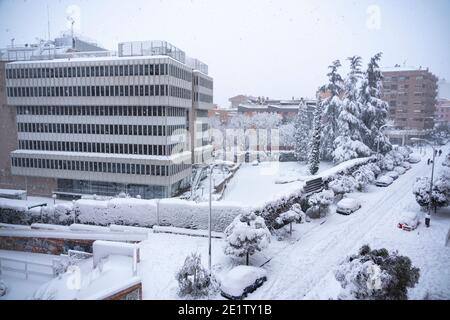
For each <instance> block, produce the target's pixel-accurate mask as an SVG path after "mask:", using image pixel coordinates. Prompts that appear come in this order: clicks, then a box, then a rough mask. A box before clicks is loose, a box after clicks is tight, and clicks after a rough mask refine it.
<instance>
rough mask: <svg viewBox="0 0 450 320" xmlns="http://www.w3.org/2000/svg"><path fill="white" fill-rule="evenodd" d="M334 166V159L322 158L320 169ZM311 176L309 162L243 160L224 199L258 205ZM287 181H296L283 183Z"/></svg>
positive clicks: (301, 183) (296, 187) (291, 188)
mask: <svg viewBox="0 0 450 320" xmlns="http://www.w3.org/2000/svg"><path fill="white" fill-rule="evenodd" d="M332 166H333V164H332V163H330V162H321V163H320V169H319V173H321V172H322V171H324V170H326V169H329V168H331V167H332ZM307 176H309V172H308V168H307V166H306V165H303V164H300V163H299V162H261V163H260V164H259V165H257V166H253V165H252V164H250V163H243V164H242V165H241V167H240V168H239V170H238V171H237V172H236V174H235V176H234V177H233V178H232V179H231V180H230V182H229V184H228V185H227V188H226V190H225V193H224V196H223V198H222V200H225V201H234V202H241V203H245V204H249V203H251V204H252V205H257V204H258V203H261V202H265V201H268V200H270V199H272V198H276V195H277V194H283V193H286V192H288V191H289V190H293V189H299V188H301V186H302V185H303V184H304V182H303V181H301V180H302V178H303V177H307ZM296 179H299V180H298V181H294V180H296ZM284 181H292V182H290V183H280V182H284Z"/></svg>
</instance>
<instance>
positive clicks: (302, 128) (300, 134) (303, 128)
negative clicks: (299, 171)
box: [294, 99, 311, 161]
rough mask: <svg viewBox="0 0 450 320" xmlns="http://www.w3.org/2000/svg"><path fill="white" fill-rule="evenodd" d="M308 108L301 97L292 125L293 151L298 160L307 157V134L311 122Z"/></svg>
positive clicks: (309, 130) (308, 133) (303, 159)
mask: <svg viewBox="0 0 450 320" xmlns="http://www.w3.org/2000/svg"><path fill="white" fill-rule="evenodd" d="M307 112H308V110H307V107H306V103H305V101H304V100H303V99H302V100H301V103H300V105H299V107H298V112H297V117H296V118H295V122H294V126H295V133H294V141H295V144H294V152H295V158H296V159H297V160H298V161H305V160H306V159H307V157H308V144H309V135H310V132H311V124H310V122H309V120H308V113H307Z"/></svg>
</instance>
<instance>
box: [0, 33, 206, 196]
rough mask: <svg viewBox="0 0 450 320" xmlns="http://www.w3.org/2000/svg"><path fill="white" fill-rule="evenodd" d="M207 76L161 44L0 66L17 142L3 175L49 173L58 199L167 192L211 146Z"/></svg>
mask: <svg viewBox="0 0 450 320" xmlns="http://www.w3.org/2000/svg"><path fill="white" fill-rule="evenodd" d="M66 55H67V54H66ZM207 73H208V66H207V65H206V64H204V63H202V62H200V61H199V60H197V59H191V58H186V55H185V53H184V52H183V51H182V50H180V49H178V48H176V47H175V46H173V45H171V44H170V43H168V42H165V41H144V42H124V43H120V44H119V46H118V54H117V55H113V54H109V55H107V54H104V52H102V53H101V54H99V55H95V54H93V53H92V52H91V53H89V54H83V53H76V54H74V55H72V56H65V57H64V58H59V57H58V56H56V55H55V56H53V57H52V58H51V59H41V60H35V59H29V60H25V61H15V62H10V63H7V64H6V88H7V97H8V98H7V104H8V105H9V106H12V107H13V108H14V109H15V111H16V127H17V145H18V147H17V149H16V150H14V151H12V152H11V154H10V155H11V164H12V168H11V172H12V174H14V175H18V176H27V177H42V178H50V179H55V180H56V188H55V190H53V192H54V193H56V194H58V195H61V196H81V195H82V194H99V195H108V196H114V195H117V194H118V193H121V192H125V193H128V194H130V195H132V196H137V195H140V196H141V197H142V198H162V197H171V196H174V195H176V194H177V192H178V191H179V190H180V189H182V188H184V187H187V186H188V185H189V184H190V179H191V164H192V162H193V161H194V162H200V161H205V160H206V159H207V158H209V155H210V152H211V150H212V147H211V145H210V143H209V140H208V138H207V135H206V134H205V132H206V131H207V130H208V127H207V114H208V110H209V109H211V108H212V104H213V79H212V78H211V77H210V76H209V75H208V74H207Z"/></svg>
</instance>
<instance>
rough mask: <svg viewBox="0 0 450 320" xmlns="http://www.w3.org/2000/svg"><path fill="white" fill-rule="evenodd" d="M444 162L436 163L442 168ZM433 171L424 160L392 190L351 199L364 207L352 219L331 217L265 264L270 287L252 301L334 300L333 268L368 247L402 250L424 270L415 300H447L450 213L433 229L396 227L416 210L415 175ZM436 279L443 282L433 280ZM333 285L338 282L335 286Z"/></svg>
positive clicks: (438, 219) (375, 190)
mask: <svg viewBox="0 0 450 320" xmlns="http://www.w3.org/2000/svg"><path fill="white" fill-rule="evenodd" d="M444 154H446V153H444ZM443 158H444V157H441V158H439V159H438V161H437V166H436V168H437V169H438V170H440V169H441V165H440V162H441V160H442V159H443ZM429 172H430V167H429V166H427V164H426V161H425V160H422V161H421V162H420V163H418V164H415V165H413V167H412V169H411V170H409V171H407V172H406V173H405V174H404V175H402V176H400V178H399V179H398V180H396V181H394V183H393V184H392V185H391V186H389V187H387V188H376V187H374V186H370V187H369V190H368V192H365V193H358V194H354V195H352V196H353V197H358V198H359V199H360V201H361V203H362V208H361V209H360V210H359V211H357V212H356V213H354V214H352V215H350V216H342V215H338V214H330V215H329V216H328V218H327V219H326V222H325V223H323V224H322V225H318V226H317V227H316V228H313V229H311V230H310V231H309V232H307V233H305V234H303V235H302V236H300V237H299V240H298V241H296V242H294V243H293V244H292V245H291V246H289V247H287V248H286V249H285V250H282V251H281V252H279V253H278V254H276V255H275V256H274V257H273V259H272V260H271V261H270V262H269V263H268V264H266V265H265V268H266V269H267V270H268V281H267V283H265V284H264V285H263V286H262V287H261V288H260V289H259V290H257V291H256V292H255V293H254V294H252V295H250V296H249V298H250V299H301V298H304V297H307V298H332V297H333V295H334V294H335V293H336V287H337V282H335V281H334V278H333V276H332V271H333V269H334V267H335V266H336V265H337V264H338V263H339V262H340V261H341V260H342V259H343V258H345V257H346V256H347V255H349V254H352V253H356V252H357V250H358V249H359V248H360V247H361V246H362V245H363V244H366V243H367V244H369V245H371V246H372V247H374V248H375V247H377V248H378V247H381V246H383V247H386V248H388V249H390V250H394V249H398V250H399V252H400V253H401V254H406V255H408V256H410V257H411V259H412V261H413V264H415V265H417V266H418V267H420V268H421V269H422V270H423V271H422V276H421V280H420V283H419V285H418V286H417V288H415V290H412V292H411V294H410V297H411V298H416V299H421V298H424V297H425V296H426V295H427V294H428V297H435V298H439V297H442V295H444V296H445V295H447V298H448V294H450V276H449V271H448V268H443V266H447V267H448V266H449V265H450V250H449V248H448V247H445V246H444V244H445V242H444V238H445V237H444V236H443V234H446V232H447V231H448V228H449V226H450V215H447V216H446V217H445V216H442V217H441V216H439V215H438V216H433V217H432V221H431V223H432V227H431V228H428V229H427V228H425V227H424V225H423V224H422V225H420V227H419V228H418V229H417V230H415V231H413V232H409V233H408V232H405V231H402V230H400V229H398V228H397V227H396V225H397V222H398V218H399V216H400V215H401V213H402V211H404V209H405V208H411V209H414V210H417V208H418V206H417V204H416V203H415V200H414V196H413V194H412V186H413V184H414V182H415V179H416V177H418V176H423V175H428V174H429ZM422 221H423V219H422ZM444 269H445V270H444ZM436 276H437V277H439V278H438V279H434V278H433V277H436ZM439 279H440V281H439ZM333 281H334V282H335V283H334V284H333V283H330V282H333ZM428 281H429V282H428ZM439 282H441V284H440V285H439ZM436 283H438V284H436ZM430 284H433V285H430ZM333 286H334V288H333Z"/></svg>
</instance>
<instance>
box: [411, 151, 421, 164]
mask: <svg viewBox="0 0 450 320" xmlns="http://www.w3.org/2000/svg"><path fill="white" fill-rule="evenodd" d="M421 159H422V158H421V157H420V156H419V155H418V154H416V153H413V154H410V155H409V158H408V162H409V163H418V162H420V160H421Z"/></svg>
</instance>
